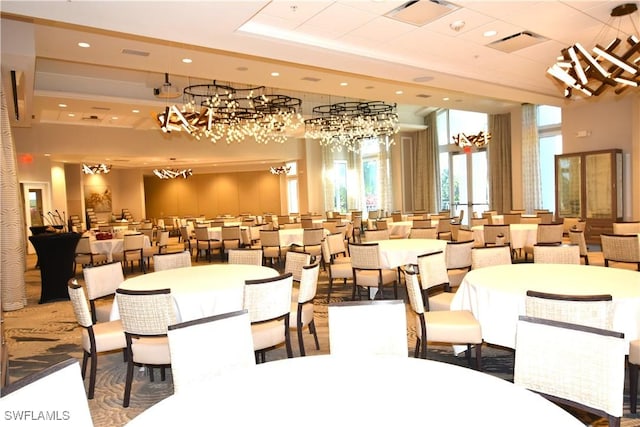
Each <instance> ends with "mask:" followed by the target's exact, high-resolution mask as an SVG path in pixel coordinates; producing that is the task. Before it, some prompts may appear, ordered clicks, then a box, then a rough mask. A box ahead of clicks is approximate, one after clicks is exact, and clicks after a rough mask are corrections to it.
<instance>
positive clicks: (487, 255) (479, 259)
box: [471, 245, 511, 270]
mask: <svg viewBox="0 0 640 427" xmlns="http://www.w3.org/2000/svg"><path fill="white" fill-rule="evenodd" d="M503 264H511V248H510V247H509V246H507V245H504V246H488V247H474V248H473V249H472V250H471V269H472V270H475V269H477V268H482V267H490V266H492V265H503Z"/></svg>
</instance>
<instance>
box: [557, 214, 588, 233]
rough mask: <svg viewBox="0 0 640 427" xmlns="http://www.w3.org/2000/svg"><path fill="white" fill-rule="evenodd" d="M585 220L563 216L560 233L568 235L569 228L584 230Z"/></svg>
mask: <svg viewBox="0 0 640 427" xmlns="http://www.w3.org/2000/svg"><path fill="white" fill-rule="evenodd" d="M586 225H587V222H586V221H585V220H584V219H582V218H577V217H564V218H562V234H563V235H564V236H569V230H582V231H584V229H585V227H586Z"/></svg>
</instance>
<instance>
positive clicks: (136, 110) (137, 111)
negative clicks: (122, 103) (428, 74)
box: [131, 109, 140, 114]
mask: <svg viewBox="0 0 640 427" xmlns="http://www.w3.org/2000/svg"><path fill="white" fill-rule="evenodd" d="M131 112H132V113H136V114H137V113H139V112H140V110H138V109H135V110H131Z"/></svg>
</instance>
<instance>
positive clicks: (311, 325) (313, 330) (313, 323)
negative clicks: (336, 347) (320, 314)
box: [309, 319, 320, 350]
mask: <svg viewBox="0 0 640 427" xmlns="http://www.w3.org/2000/svg"><path fill="white" fill-rule="evenodd" d="M309 333H312V334H313V339H314V340H315V342H316V350H320V342H319V341H318V331H316V321H315V320H314V319H311V323H309Z"/></svg>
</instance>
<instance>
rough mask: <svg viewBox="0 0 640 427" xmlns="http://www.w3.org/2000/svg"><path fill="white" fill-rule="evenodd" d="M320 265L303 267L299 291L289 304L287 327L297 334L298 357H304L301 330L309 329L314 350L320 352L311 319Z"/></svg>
mask: <svg viewBox="0 0 640 427" xmlns="http://www.w3.org/2000/svg"><path fill="white" fill-rule="evenodd" d="M319 271H320V265H319V264H318V263H315V264H312V265H304V266H303V267H302V272H301V276H300V289H299V291H298V292H297V298H296V299H295V301H292V302H291V313H290V315H289V327H290V328H291V329H295V330H296V331H297V333H298V347H299V348H300V356H305V355H306V352H305V349H304V339H303V337H302V330H303V329H304V328H306V327H309V333H311V334H313V339H314V340H315V344H316V350H320V343H319V342H318V333H317V331H316V323H315V321H314V318H313V311H314V305H313V300H314V299H315V297H316V292H317V290H318V273H319Z"/></svg>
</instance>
